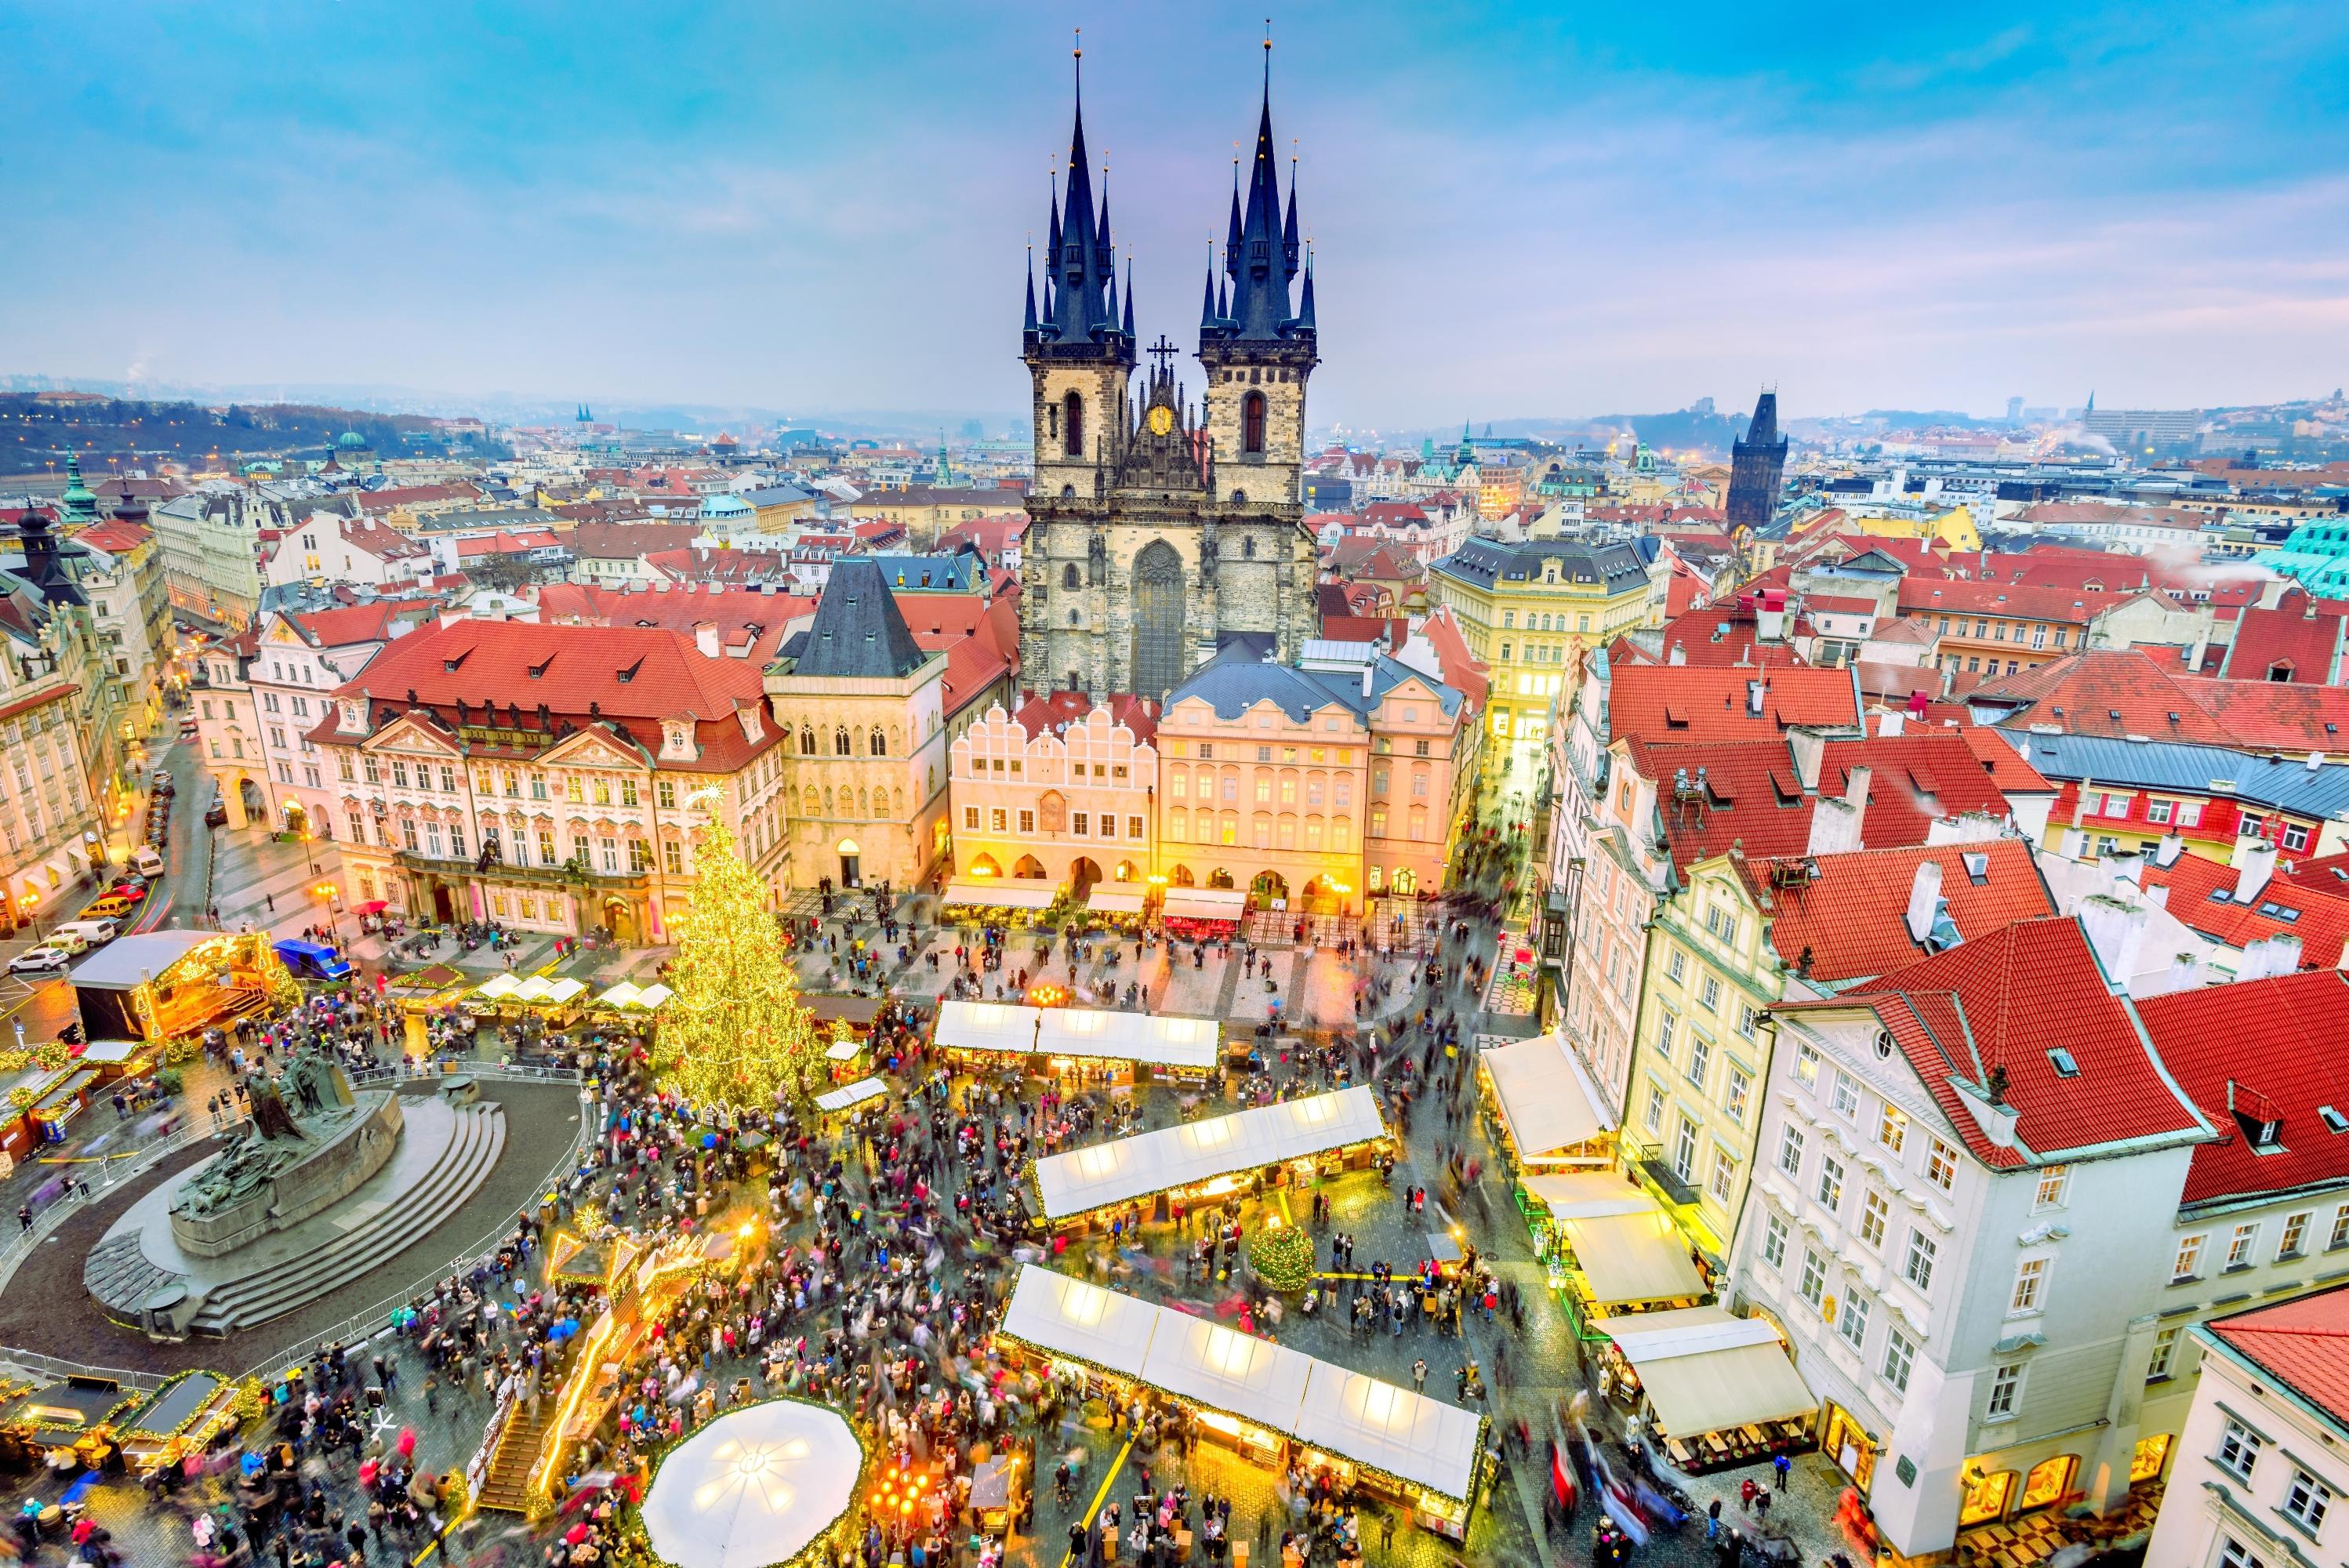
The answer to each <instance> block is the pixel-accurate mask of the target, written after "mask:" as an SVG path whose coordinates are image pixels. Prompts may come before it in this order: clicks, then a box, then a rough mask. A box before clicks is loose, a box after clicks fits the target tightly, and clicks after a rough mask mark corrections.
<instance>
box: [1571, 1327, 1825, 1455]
mask: <svg viewBox="0 0 2349 1568" xmlns="http://www.w3.org/2000/svg"><path fill="white" fill-rule="evenodd" d="M1594 1326H1595V1327H1598V1328H1599V1329H1601V1330H1602V1331H1604V1332H1605V1333H1606V1334H1607V1335H1608V1336H1609V1338H1611V1339H1613V1340H1614V1341H1615V1346H1616V1348H1618V1349H1619V1350H1620V1351H1622V1353H1623V1357H1624V1359H1626V1360H1628V1361H1629V1362H1630V1363H1631V1365H1632V1367H1634V1368H1635V1369H1637V1371H1638V1372H1639V1374H1640V1387H1642V1388H1644V1389H1645V1390H1646V1391H1647V1397H1648V1402H1649V1403H1650V1404H1651V1405H1652V1406H1654V1407H1655V1410H1656V1421H1657V1424H1658V1425H1659V1426H1661V1427H1662V1428H1663V1429H1664V1430H1665V1431H1666V1432H1668V1433H1670V1434H1671V1435H1672V1436H1673V1437H1676V1438H1691V1437H1695V1436H1696V1435H1697V1434H1699V1433H1701V1432H1719V1431H1725V1430H1727V1429H1730V1428H1732V1427H1743V1426H1748V1425H1751V1424H1753V1423H1755V1422H1760V1421H1777V1420H1784V1419H1785V1418H1788V1417H1790V1416H1800V1415H1804V1414H1806V1413H1807V1412H1809V1411H1811V1410H1814V1409H1816V1408H1818V1401H1817V1400H1816V1398H1813V1397H1812V1395H1811V1391H1810V1390H1809V1389H1808V1388H1806V1387H1804V1386H1803V1379H1802V1377H1801V1375H1800V1374H1799V1373H1797V1372H1796V1371H1795V1364H1794V1363H1793V1362H1791V1361H1789V1360H1787V1359H1786V1347H1785V1342H1783V1341H1782V1340H1780V1339H1779V1337H1778V1331H1777V1330H1776V1329H1775V1328H1772V1327H1771V1326H1769V1325H1768V1324H1767V1323H1764V1322H1763V1321H1762V1320H1761V1319H1760V1318H1751V1317H1733V1316H1732V1315H1729V1314H1728V1313H1726V1312H1723V1311H1722V1309H1721V1308H1719V1307H1717V1306H1697V1307H1690V1308H1687V1309H1685V1310H1683V1311H1680V1312H1655V1313H1644V1314H1638V1315H1632V1316H1629V1317H1618V1318H1612V1319H1609V1318H1601V1319H1599V1320H1598V1321H1597V1323H1596V1324H1594Z"/></svg>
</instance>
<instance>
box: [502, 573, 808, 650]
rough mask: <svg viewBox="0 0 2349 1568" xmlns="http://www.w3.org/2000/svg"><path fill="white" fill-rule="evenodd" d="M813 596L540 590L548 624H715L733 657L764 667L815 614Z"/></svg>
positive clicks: (581, 586) (559, 586) (554, 586)
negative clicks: (737, 655) (737, 653)
mask: <svg viewBox="0 0 2349 1568" xmlns="http://www.w3.org/2000/svg"><path fill="white" fill-rule="evenodd" d="M815 605H816V602H815V600H814V598H813V597H812V596H809V597H801V596H797V595H793V594H785V593H725V592H699V593H685V592H680V591H678V590H675V589H672V590H670V591H669V592H667V593H656V592H647V593H628V592H626V591H625V590H623V589H618V588H601V587H597V586H595V585H594V584H592V583H543V584H541V585H540V587H539V590H538V618H539V621H540V623H541V624H544V625H564V624H570V625H581V626H643V627H659V628H663V629H666V630H667V631H672V632H690V631H692V630H693V629H694V628H695V627H696V626H701V625H715V626H716V627H717V628H718V640H719V645H721V646H723V647H725V648H726V649H727V650H728V651H729V652H730V653H731V652H733V651H734V650H737V649H740V650H742V652H741V657H743V658H745V659H748V660H750V661H751V662H752V663H754V664H757V665H766V664H767V663H769V662H770V661H771V660H772V659H773V658H774V657H775V655H777V654H779V653H781V651H782V645H783V641H784V636H785V634H786V633H788V632H789V631H790V630H791V628H792V624H793V623H795V622H799V621H802V620H804V619H805V618H806V617H808V616H811V615H813V614H815Z"/></svg>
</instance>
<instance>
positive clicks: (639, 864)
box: [628, 839, 653, 875]
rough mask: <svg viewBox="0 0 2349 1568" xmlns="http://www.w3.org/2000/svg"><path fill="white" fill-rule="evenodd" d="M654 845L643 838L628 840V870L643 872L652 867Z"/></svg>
mask: <svg viewBox="0 0 2349 1568" xmlns="http://www.w3.org/2000/svg"><path fill="white" fill-rule="evenodd" d="M652 864H653V847H652V845H650V844H648V843H647V842H646V841H644V840H642V839H630V840H629V841H628V870H629V871H631V872H636V873H638V874H640V875H641V874H642V873H643V872H648V871H650V870H651V869H652Z"/></svg>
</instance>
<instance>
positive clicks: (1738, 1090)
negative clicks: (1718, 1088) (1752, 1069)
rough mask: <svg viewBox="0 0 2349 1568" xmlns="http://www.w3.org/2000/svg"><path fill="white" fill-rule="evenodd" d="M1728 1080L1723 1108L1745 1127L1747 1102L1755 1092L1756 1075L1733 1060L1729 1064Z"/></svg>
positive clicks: (1732, 1118) (1731, 1118) (1738, 1123)
mask: <svg viewBox="0 0 2349 1568" xmlns="http://www.w3.org/2000/svg"><path fill="white" fill-rule="evenodd" d="M1728 1080H1729V1081H1728V1087H1727V1089H1726V1091H1725V1093H1724V1094H1723V1102H1722V1109H1723V1110H1725V1111H1727V1112H1728V1113H1729V1119H1730V1120H1732V1121H1733V1122H1735V1123H1737V1125H1738V1126H1740V1127H1743V1126H1744V1125H1745V1104H1746V1101H1747V1100H1748V1099H1751V1098H1752V1097H1753V1093H1754V1075H1753V1074H1752V1073H1749V1072H1747V1071H1746V1070H1745V1069H1744V1068H1742V1067H1739V1066H1738V1065H1737V1064H1736V1063H1735V1062H1732V1063H1730V1064H1729V1075H1728Z"/></svg>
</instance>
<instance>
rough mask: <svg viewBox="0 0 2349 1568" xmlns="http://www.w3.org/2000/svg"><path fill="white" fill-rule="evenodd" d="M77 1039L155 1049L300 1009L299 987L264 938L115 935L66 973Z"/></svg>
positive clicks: (200, 934)
mask: <svg viewBox="0 0 2349 1568" xmlns="http://www.w3.org/2000/svg"><path fill="white" fill-rule="evenodd" d="M71 979H72V981H73V988H74V1002H75V1005H76V1006H78V1008H79V1009H80V1012H81V1023H82V1036H83V1037H84V1038H85V1039H92V1040H143V1041H145V1042H147V1043H148V1044H150V1045H160V1044H163V1043H165V1042H167V1041H171V1040H175V1039H186V1038H189V1037H193V1036H197V1035H201V1034H202V1033H203V1031H205V1030H206V1029H220V1028H226V1027H227V1026H230V1025H232V1024H233V1023H235V1022H236V1021H237V1020H238V1019H239V1018H243V1017H246V1016H251V1015H254V1014H258V1013H267V1012H274V1011H282V1010H284V1009H286V1008H291V1007H295V1006H300V1005H301V1002H302V987H301V986H300V985H296V984H295V980H294V976H293V975H291V974H289V973H287V971H286V968H285V963H284V961H283V960H281V959H280V958H279V957H278V956H277V954H276V952H275V951H274V949H273V948H272V947H271V945H270V939H269V937H268V934H266V933H259V932H207V931H149V932H140V933H137V934H133V935H129V936H118V937H116V938H115V939H114V940H113V941H112V942H109V943H108V944H106V945H105V946H103V947H101V948H98V950H97V951H96V952H94V953H91V954H89V955H88V956H87V957H85V958H83V959H82V960H81V961H80V962H79V963H78V964H76V965H74V967H73V973H72V975H71Z"/></svg>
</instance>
